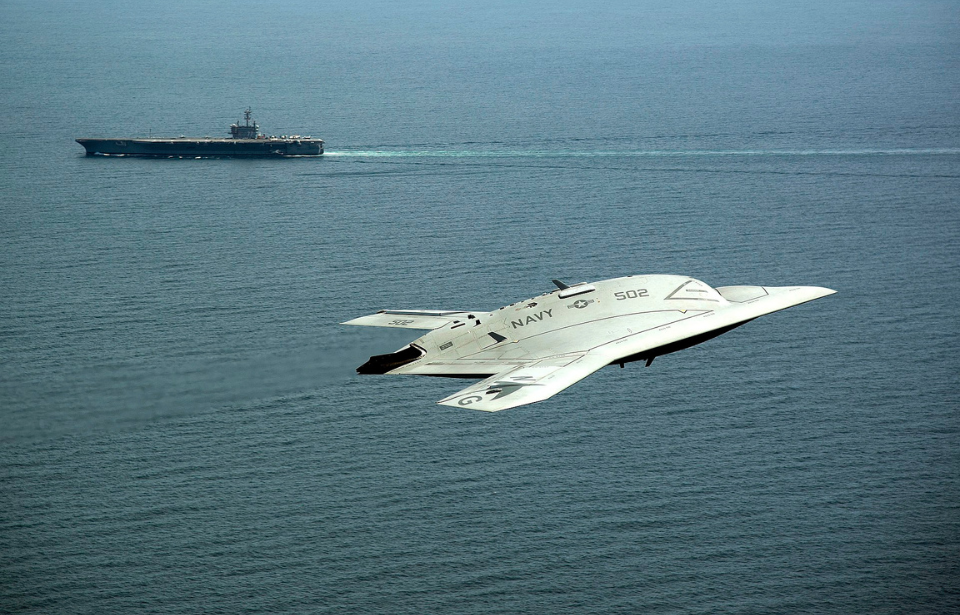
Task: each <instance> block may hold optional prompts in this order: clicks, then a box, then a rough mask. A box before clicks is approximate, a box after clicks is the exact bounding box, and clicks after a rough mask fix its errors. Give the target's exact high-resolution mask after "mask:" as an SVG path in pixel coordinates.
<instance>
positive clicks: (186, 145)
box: [77, 138, 323, 158]
mask: <svg viewBox="0 0 960 615" xmlns="http://www.w3.org/2000/svg"><path fill="white" fill-rule="evenodd" d="M77 143H79V144H80V145H82V146H83V148H84V149H85V150H86V151H87V155H88V156H98V155H100V156H153V157H161V158H168V157H189V158H194V157H200V158H206V157H214V156H225V157H231V158H240V157H261V158H262V157H274V156H281V157H282V156H320V155H321V154H323V141H322V140H321V139H306V138H304V139H283V138H265V139H186V138H180V139H77Z"/></svg>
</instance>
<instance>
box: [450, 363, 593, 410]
mask: <svg viewBox="0 0 960 615" xmlns="http://www.w3.org/2000/svg"><path fill="white" fill-rule="evenodd" d="M609 364H610V358H609V357H607V356H606V355H605V354H603V353H590V352H580V353H573V354H564V355H557V356H554V357H548V358H545V359H539V360H533V361H530V362H529V363H525V364H523V365H518V366H510V367H509V368H507V369H505V370H503V371H501V372H500V373H498V374H494V375H493V376H490V377H489V378H487V379H486V380H481V381H480V382H477V383H476V384H472V385H470V386H468V387H467V388H465V389H463V390H461V391H458V392H457V393H454V394H453V395H451V396H449V397H446V398H444V399H441V400H440V401H439V402H437V403H438V404H443V405H444V406H454V407H459V408H469V409H471V410H484V411H486V412H496V411H498V410H506V409H507V408H514V407H516V406H523V405H525V404H532V403H533V402H537V401H543V400H544V399H547V398H549V397H552V396H554V395H556V394H557V393H559V392H560V391H562V390H564V389H566V388H567V387H569V386H572V385H573V384H576V383H577V382H580V381H581V380H583V379H584V378H586V377H587V376H589V375H590V374H592V373H594V372H595V371H597V370H599V369H600V368H602V367H604V366H606V365H609Z"/></svg>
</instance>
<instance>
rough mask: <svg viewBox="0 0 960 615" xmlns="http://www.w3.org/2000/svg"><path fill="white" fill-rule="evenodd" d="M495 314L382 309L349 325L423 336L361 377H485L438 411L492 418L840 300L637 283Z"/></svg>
mask: <svg viewBox="0 0 960 615" xmlns="http://www.w3.org/2000/svg"><path fill="white" fill-rule="evenodd" d="M553 282H554V284H556V286H557V290H554V291H552V292H547V293H544V294H542V295H540V296H538V297H534V298H532V299H527V300H526V301H520V302H518V303H513V304H511V305H508V306H505V307H502V308H500V309H498V310H495V311H493V312H478V311H452V312H451V311H438V310H382V311H380V312H377V313H376V314H371V315H370V316H362V317H360V318H355V319H353V320H350V321H347V322H345V323H342V324H345V325H363V326H370V327H400V328H405V329H429V330H430V332H429V333H427V334H425V335H424V336H423V337H421V338H419V339H417V340H414V341H413V342H411V343H410V344H408V345H406V346H404V347H403V348H401V349H399V350H397V351H396V352H394V353H391V354H386V355H377V356H374V357H370V360H369V361H367V362H366V363H364V364H363V365H361V366H360V367H358V368H357V372H358V373H360V374H419V375H424V376H446V377H452V378H485V379H484V380H482V381H481V382H478V383H476V384H473V385H471V386H468V387H467V388H465V389H463V390H462V391H459V392H457V393H454V394H453V395H451V396H449V397H447V398H445V399H442V400H440V401H439V402H437V403H440V404H444V405H447V406H459V407H466V408H473V409H476V410H486V411H489V412H495V411H497V410H505V409H507V408H513V407H516V406H522V405H524V404H529V403H533V402H537V401H543V400H544V399H547V398H549V397H552V396H553V395H555V394H557V393H559V392H560V391H562V390H564V389H566V388H567V387H569V386H571V385H573V384H574V383H576V382H579V381H580V380H582V379H583V378H586V377H587V376H589V375H590V374H592V373H593V372H595V371H597V370H599V369H600V368H601V367H604V366H606V365H613V364H618V365H620V367H623V364H624V363H628V362H630V361H646V363H647V366H648V367H649V365H650V363H652V362H653V360H654V359H655V358H656V357H658V356H660V355H663V354H667V353H670V352H676V351H677V350H683V349H684V348H689V347H690V346H693V345H695V344H699V343H701V342H705V341H707V340H709V339H712V338H714V337H716V336H718V335H721V334H723V333H726V332H727V331H730V330H731V329H734V328H736V327H739V326H740V325H742V324H744V323H746V322H749V321H751V320H753V319H754V318H757V317H759V316H763V315H764V314H770V313H772V312H777V311H779V310H783V309H786V308H788V307H792V306H794V305H800V304H801V303H806V302H807V301H813V300H814V299H819V298H821V297H825V296H827V295H832V294H833V293H835V292H836V291H834V290H830V289H829V288H820V287H818V286H781V287H770V286H722V287H720V288H711V287H710V286H708V285H706V284H704V283H703V282H701V281H699V280H694V279H693V278H688V277H684V276H675V275H642V276H628V277H625V278H616V279H613V280H604V281H602V282H594V283H592V284H587V283H580V284H575V285H572V286H568V285H567V284H564V283H563V282H560V281H559V280H554V281H553Z"/></svg>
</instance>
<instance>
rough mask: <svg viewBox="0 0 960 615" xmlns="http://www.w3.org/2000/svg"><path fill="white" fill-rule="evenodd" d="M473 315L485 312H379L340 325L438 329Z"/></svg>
mask: <svg viewBox="0 0 960 615" xmlns="http://www.w3.org/2000/svg"><path fill="white" fill-rule="evenodd" d="M473 314H485V312H463V311H444V310H380V311H379V312H377V313H376V314H370V315H369V316H361V317H359V318H354V319H353V320H348V321H347V322H342V323H340V324H342V325H359V326H362V327H398V328H401V329H429V330H433V329H439V328H440V327H442V326H444V325H447V324H450V323H451V322H455V321H457V320H462V321H466V320H467V318H468V316H471V317H472V315H473Z"/></svg>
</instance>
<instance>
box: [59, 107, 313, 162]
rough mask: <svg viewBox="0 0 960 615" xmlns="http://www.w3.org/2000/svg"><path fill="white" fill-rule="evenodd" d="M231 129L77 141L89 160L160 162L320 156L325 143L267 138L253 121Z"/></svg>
mask: <svg viewBox="0 0 960 615" xmlns="http://www.w3.org/2000/svg"><path fill="white" fill-rule="evenodd" d="M243 116H244V123H243V124H240V122H237V123H236V124H231V125H230V137H229V138H227V137H224V138H213V137H200V138H198V137H183V136H181V137H157V138H154V137H149V138H135V139H77V143H79V144H80V145H82V146H83V147H84V149H86V150H87V156H152V157H159V158H208V157H229V158H251V157H261V158H264V157H278V156H279V157H290V156H320V155H321V154H323V139H314V138H313V137H302V136H300V135H292V136H288V135H282V136H279V137H273V136H270V137H268V136H266V135H263V134H261V133H260V127H259V126H258V125H257V123H256V122H255V121H252V119H251V117H250V109H247V110H246V111H244V113H243Z"/></svg>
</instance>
